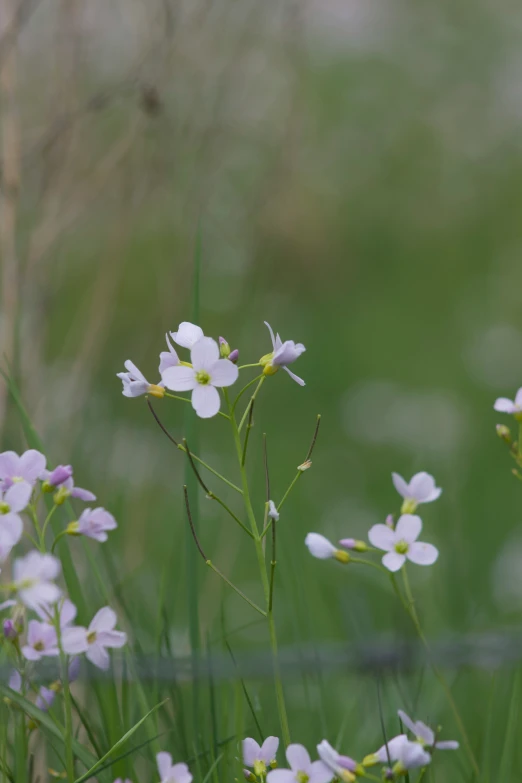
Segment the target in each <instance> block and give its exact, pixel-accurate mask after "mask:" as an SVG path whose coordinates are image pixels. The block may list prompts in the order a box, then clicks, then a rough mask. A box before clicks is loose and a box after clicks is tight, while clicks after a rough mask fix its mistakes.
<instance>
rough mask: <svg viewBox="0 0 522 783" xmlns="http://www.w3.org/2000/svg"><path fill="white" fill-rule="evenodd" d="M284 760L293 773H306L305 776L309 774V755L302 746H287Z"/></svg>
mask: <svg viewBox="0 0 522 783" xmlns="http://www.w3.org/2000/svg"><path fill="white" fill-rule="evenodd" d="M286 758H287V760H288V763H289V764H290V766H291V768H292V770H293V771H294V772H297V771H300V772H306V774H307V775H308V774H310V773H309V770H310V767H311V766H312V762H311V761H310V754H309V753H308V751H307V749H306V748H305V747H304V745H298V744H294V745H289V746H288V747H287V749H286Z"/></svg>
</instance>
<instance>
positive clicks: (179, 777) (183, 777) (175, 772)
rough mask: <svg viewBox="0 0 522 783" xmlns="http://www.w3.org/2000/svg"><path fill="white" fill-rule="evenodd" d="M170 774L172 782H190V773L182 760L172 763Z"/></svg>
mask: <svg viewBox="0 0 522 783" xmlns="http://www.w3.org/2000/svg"><path fill="white" fill-rule="evenodd" d="M171 775H172V777H171V780H172V781H174V783H192V774H191V773H190V771H189V768H188V767H187V765H186V764H184V763H183V762H181V763H180V764H174V766H173V767H172V772H171ZM167 783H169V781H167Z"/></svg>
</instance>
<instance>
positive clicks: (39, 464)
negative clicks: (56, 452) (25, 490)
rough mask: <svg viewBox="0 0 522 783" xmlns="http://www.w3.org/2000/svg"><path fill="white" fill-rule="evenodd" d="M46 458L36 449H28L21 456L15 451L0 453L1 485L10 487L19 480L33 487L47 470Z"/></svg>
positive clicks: (5, 487)
mask: <svg viewBox="0 0 522 783" xmlns="http://www.w3.org/2000/svg"><path fill="white" fill-rule="evenodd" d="M45 464H46V458H45V456H44V455H43V454H41V453H40V452H39V451H36V449H28V451H24V453H23V454H22V455H21V456H20V457H19V456H18V454H17V453H16V452H15V451H4V452H2V454H0V487H2V486H3V488H4V489H8V488H9V487H11V486H12V485H13V484H16V483H17V482H19V481H26V482H27V483H28V484H30V485H31V486H32V487H33V486H34V485H35V484H36V481H37V479H39V478H40V476H41V474H42V471H43V470H45Z"/></svg>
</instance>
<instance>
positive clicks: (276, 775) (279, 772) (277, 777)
mask: <svg viewBox="0 0 522 783" xmlns="http://www.w3.org/2000/svg"><path fill="white" fill-rule="evenodd" d="M296 780H297V779H296V776H295V772H292V770H291V769H273V770H272V771H271V772H269V773H268V775H267V776H266V783H296Z"/></svg>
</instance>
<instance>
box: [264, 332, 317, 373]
mask: <svg viewBox="0 0 522 783" xmlns="http://www.w3.org/2000/svg"><path fill="white" fill-rule="evenodd" d="M265 326H267V327H268V331H269V332H270V339H271V340H272V348H273V351H272V353H269V354H267V355H266V356H263V357H262V359H261V364H263V365H264V370H263V372H264V373H265V375H273V374H274V373H275V372H277V370H278V368H279V367H282V368H283V370H286V372H287V373H288V375H289V376H290V377H291V378H293V379H294V381H296V383H298V384H299V385H300V386H304V385H305V382H304V381H303V379H302V378H299V376H298V375H295V373H293V372H291V371H290V370H289V369H288V366H287V365H289V364H292V363H293V362H295V360H296V359H298V358H299V357H300V356H301V354H302V353H304V351H306V348H305V347H304V345H303V344H302V343H294V341H293V340H285V342H283V341H282V340H281V338H280V337H279V334H276V336H275V337H274V332H273V329H272V327H271V326H270V324H269V323H267V321H265Z"/></svg>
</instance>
